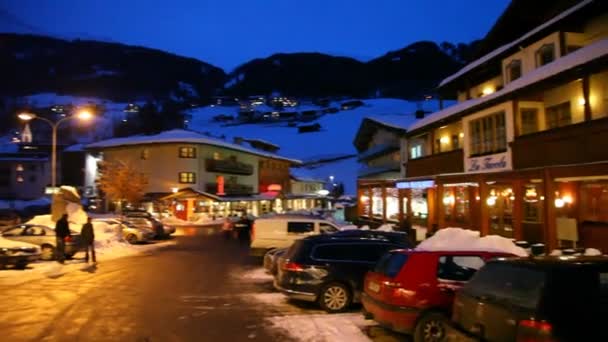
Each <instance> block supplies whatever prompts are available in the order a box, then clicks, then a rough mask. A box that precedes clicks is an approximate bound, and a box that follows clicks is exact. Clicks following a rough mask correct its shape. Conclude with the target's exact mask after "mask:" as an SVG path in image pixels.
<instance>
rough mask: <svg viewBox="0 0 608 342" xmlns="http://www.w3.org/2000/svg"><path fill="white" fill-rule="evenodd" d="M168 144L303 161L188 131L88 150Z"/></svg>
mask: <svg viewBox="0 0 608 342" xmlns="http://www.w3.org/2000/svg"><path fill="white" fill-rule="evenodd" d="M166 143H189V144H203V145H211V146H218V147H224V148H228V149H231V150H235V151H241V152H245V153H251V154H254V155H258V156H262V157H267V158H273V159H281V160H286V161H289V162H292V163H294V164H300V163H301V161H300V160H297V159H290V158H286V157H282V156H279V155H277V154H274V153H265V152H261V151H259V150H256V149H253V148H248V147H244V146H242V145H237V144H233V143H229V142H226V141H224V140H220V139H214V138H211V137H208V136H205V135H202V134H199V133H197V132H193V131H187V130H182V129H174V130H170V131H165V132H161V133H159V134H155V135H135V136H130V137H125V138H115V139H108V140H103V141H99V142H96V143H92V144H89V145H87V148H91V149H98V148H110V147H118V146H128V145H147V144H166Z"/></svg>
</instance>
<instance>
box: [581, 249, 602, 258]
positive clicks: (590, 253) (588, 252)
mask: <svg viewBox="0 0 608 342" xmlns="http://www.w3.org/2000/svg"><path fill="white" fill-rule="evenodd" d="M585 255H588V256H599V255H602V251H600V250H599V249H595V248H587V249H585Z"/></svg>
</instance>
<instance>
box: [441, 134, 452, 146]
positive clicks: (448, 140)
mask: <svg viewBox="0 0 608 342" xmlns="http://www.w3.org/2000/svg"><path fill="white" fill-rule="evenodd" d="M439 142H440V143H442V144H447V143H449V142H450V138H449V137H448V136H447V135H444V136H442V137H441V139H439Z"/></svg>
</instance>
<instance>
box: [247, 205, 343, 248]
mask: <svg viewBox="0 0 608 342" xmlns="http://www.w3.org/2000/svg"><path fill="white" fill-rule="evenodd" d="M338 230H339V228H338V227H337V226H336V225H335V224H334V223H332V222H330V221H327V220H325V219H323V218H322V217H317V216H308V215H277V216H272V217H267V218H259V219H257V220H255V221H254V223H253V227H252V230H251V250H250V254H251V255H253V256H262V255H264V254H265V253H266V252H268V251H269V250H271V249H275V248H286V247H289V246H291V244H292V243H293V242H294V241H295V240H297V239H301V238H304V237H307V236H310V235H317V234H325V233H333V232H337V231H338Z"/></svg>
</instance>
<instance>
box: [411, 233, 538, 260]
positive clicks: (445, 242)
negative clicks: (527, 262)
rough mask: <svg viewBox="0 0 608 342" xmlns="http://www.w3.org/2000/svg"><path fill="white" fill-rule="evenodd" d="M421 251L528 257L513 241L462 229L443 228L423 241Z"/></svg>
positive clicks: (419, 246)
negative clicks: (475, 252)
mask: <svg viewBox="0 0 608 342" xmlns="http://www.w3.org/2000/svg"><path fill="white" fill-rule="evenodd" d="M416 249H417V250H421V251H441V250H450V251H492V252H503V253H510V254H514V255H517V256H528V253H527V252H526V250H525V249H523V248H521V247H518V246H516V245H515V244H514V243H513V241H511V239H507V238H505V237H502V236H498V235H487V236H484V237H480V235H479V232H477V231H473V230H468V229H462V228H443V229H440V230H439V231H437V232H436V233H435V235H433V236H432V237H430V238H428V239H426V240H424V241H422V242H421V243H420V244H419V245H418V247H416Z"/></svg>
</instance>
